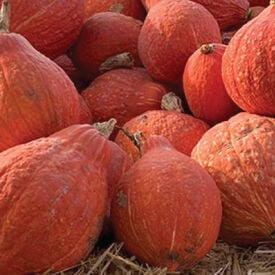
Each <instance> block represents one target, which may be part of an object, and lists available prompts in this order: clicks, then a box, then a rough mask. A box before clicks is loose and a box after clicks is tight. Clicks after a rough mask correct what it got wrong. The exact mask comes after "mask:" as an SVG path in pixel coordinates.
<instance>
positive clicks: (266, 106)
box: [222, 5, 275, 116]
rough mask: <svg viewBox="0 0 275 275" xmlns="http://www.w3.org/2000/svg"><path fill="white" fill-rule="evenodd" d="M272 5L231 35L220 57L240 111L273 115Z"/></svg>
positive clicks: (274, 22) (274, 42) (274, 34)
mask: <svg viewBox="0 0 275 275" xmlns="http://www.w3.org/2000/svg"><path fill="white" fill-rule="evenodd" d="M274 25H275V5H270V6H269V7H267V8H266V9H265V10H264V11H262V12H261V13H260V14H259V15H258V16H257V17H256V18H254V19H253V20H251V21H250V22H248V23H247V24H245V25H244V26H243V27H242V28H241V29H240V30H238V31H237V32H236V33H235V35H234V36H233V37H232V39H231V41H230V43H229V45H228V47H227V49H226V51H225V53H224V56H223V61H222V77H223V81H224V84H225V87H226V90H227V92H228V94H229V96H230V97H231V98H232V99H233V101H234V102H235V103H236V104H237V105H238V106H239V107H240V108H241V109H242V110H244V111H246V112H249V113H255V114H260V115H268V116H274V115H275V78H274V75H275V51H274V45H275V28H274Z"/></svg>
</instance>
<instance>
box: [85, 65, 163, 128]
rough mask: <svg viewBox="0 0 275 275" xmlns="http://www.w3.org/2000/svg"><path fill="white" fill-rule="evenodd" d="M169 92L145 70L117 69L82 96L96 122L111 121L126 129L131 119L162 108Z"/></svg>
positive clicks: (93, 82) (101, 76)
mask: <svg viewBox="0 0 275 275" xmlns="http://www.w3.org/2000/svg"><path fill="white" fill-rule="evenodd" d="M166 92H167V90H166V88H165V87H164V85H162V84H160V83H157V82H155V81H153V80H152V78H151V77H150V76H149V75H148V73H147V72H146V71H145V69H143V68H133V69H116V70H111V71H109V72H106V73H104V74H102V75H100V76H98V77H97V78H96V79H94V80H93V81H92V83H91V84H90V86H89V87H88V88H87V89H85V90H84V91H83V92H82V93H81V95H82V96H83V98H84V99H85V101H86V103H87V105H88V107H89V108H90V110H91V113H92V114H93V118H94V121H107V120H109V119H111V118H115V119H116V120H117V124H118V125H120V126H123V125H124V123H126V122H127V121H128V120H130V119H131V118H133V117H135V116H137V115H140V114H142V113H143V112H145V111H148V110H154V109H160V108H161V99H162V97H163V96H164V95H165V94H166Z"/></svg>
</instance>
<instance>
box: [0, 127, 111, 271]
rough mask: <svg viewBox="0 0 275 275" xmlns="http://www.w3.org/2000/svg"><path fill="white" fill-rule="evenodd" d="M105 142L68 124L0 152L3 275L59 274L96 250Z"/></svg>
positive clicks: (0, 259) (102, 206) (87, 130)
mask: <svg viewBox="0 0 275 275" xmlns="http://www.w3.org/2000/svg"><path fill="white" fill-rule="evenodd" d="M110 158H111V149H110V147H109V142H108V140H107V139H105V138H104V137H103V136H101V134H99V132H98V131H97V130H95V129H93V127H92V126H90V125H73V126H70V127H68V128H66V129H63V130H61V131H59V132H56V133H55V134H53V135H51V136H50V137H47V138H41V139H37V140H34V141H32V142H29V143H25V144H23V145H18V146H15V147H13V148H11V149H8V150H6V151H5V152H2V153H1V154H0V191H1V192H0V216H1V223H0V273H1V274H9V275H17V274H18V275H19V274H31V273H32V274H34V273H43V272H45V271H47V270H51V271H53V272H54V271H58V270H62V269H64V268H68V267H71V266H72V265H75V264H77V263H78V262H79V261H80V260H81V259H83V258H84V257H86V256H87V255H88V253H90V251H91V250H92V249H93V247H94V245H95V242H96V241H97V239H98V236H99V234H100V232H101V228H102V224H103V219H104V216H105V214H106V207H107V184H106V169H107V166H108V163H109V161H110Z"/></svg>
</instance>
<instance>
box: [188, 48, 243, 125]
mask: <svg viewBox="0 0 275 275" xmlns="http://www.w3.org/2000/svg"><path fill="white" fill-rule="evenodd" d="M225 49H226V46H225V45H223V44H218V43H213V44H204V45H202V46H201V47H200V48H199V49H198V50H196V51H195V52H194V53H193V54H192V55H191V56H190V57H189V59H188V61H187V63H186V66H185V69H184V74H183V88H184V95H185V98H186V100H187V103H188V106H189V108H190V110H191V112H192V113H193V115H194V116H195V117H197V118H200V119H202V120H204V121H205V122H207V123H208V124H211V125H214V124H216V123H218V122H221V121H224V120H227V119H229V118H230V117H231V116H233V115H235V114H236V113H237V112H238V111H239V108H238V107H237V105H236V104H235V103H234V102H233V101H232V100H231V98H230V97H229V96H228V94H227V92H226V90H225V87H224V84H223V80H222V73H221V67H222V56H223V54H224V51H225Z"/></svg>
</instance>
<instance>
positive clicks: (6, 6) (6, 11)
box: [0, 0, 10, 33]
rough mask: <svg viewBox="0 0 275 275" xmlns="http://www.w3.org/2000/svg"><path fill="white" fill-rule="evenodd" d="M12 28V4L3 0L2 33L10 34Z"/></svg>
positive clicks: (0, 16) (0, 13) (1, 12)
mask: <svg viewBox="0 0 275 275" xmlns="http://www.w3.org/2000/svg"><path fill="white" fill-rule="evenodd" d="M9 27H10V3H9V1H8V0H3V2H2V6H1V10H0V32H2V33H8V32H9Z"/></svg>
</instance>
